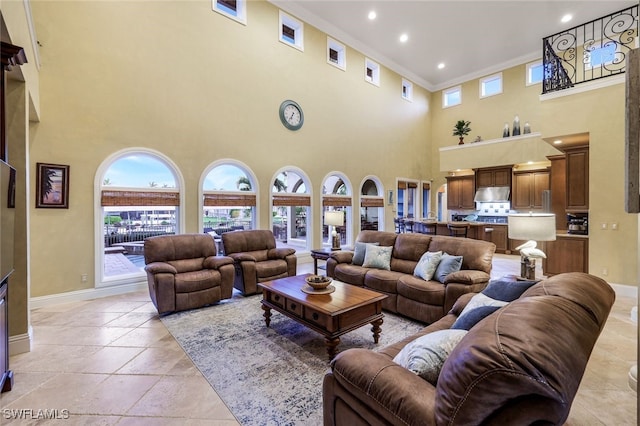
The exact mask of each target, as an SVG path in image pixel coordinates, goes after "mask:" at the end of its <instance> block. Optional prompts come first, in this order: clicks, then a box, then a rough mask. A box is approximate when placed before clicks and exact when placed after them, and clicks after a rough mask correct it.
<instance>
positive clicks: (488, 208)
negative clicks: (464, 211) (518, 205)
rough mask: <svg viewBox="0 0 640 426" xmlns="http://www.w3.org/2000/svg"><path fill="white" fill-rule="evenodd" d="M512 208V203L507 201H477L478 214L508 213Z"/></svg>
mask: <svg viewBox="0 0 640 426" xmlns="http://www.w3.org/2000/svg"><path fill="white" fill-rule="evenodd" d="M510 210H511V203H509V202H506V201H500V202H486V203H484V202H482V203H476V212H477V214H478V215H506V214H509V211H510Z"/></svg>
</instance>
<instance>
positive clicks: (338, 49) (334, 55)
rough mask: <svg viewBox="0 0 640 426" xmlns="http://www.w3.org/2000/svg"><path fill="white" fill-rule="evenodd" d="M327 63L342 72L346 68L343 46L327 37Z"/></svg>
mask: <svg viewBox="0 0 640 426" xmlns="http://www.w3.org/2000/svg"><path fill="white" fill-rule="evenodd" d="M327 63H329V64H331V65H333V66H334V67H336V68H340V69H341V70H343V71H344V70H345V69H346V68H347V57H346V48H345V46H344V44H342V43H338V42H337V41H335V40H333V39H332V38H330V37H327Z"/></svg>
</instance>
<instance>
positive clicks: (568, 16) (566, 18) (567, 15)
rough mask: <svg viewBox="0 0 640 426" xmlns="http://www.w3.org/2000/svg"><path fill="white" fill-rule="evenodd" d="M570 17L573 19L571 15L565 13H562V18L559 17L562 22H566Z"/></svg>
mask: <svg viewBox="0 0 640 426" xmlns="http://www.w3.org/2000/svg"><path fill="white" fill-rule="evenodd" d="M572 19H573V15H571V14H569V13H567V14H566V15H564V16H563V17H562V19H560V22H562V23H563V24H566V23H567V22H569V21H570V20H572Z"/></svg>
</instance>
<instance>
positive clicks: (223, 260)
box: [203, 256, 233, 269]
mask: <svg viewBox="0 0 640 426" xmlns="http://www.w3.org/2000/svg"><path fill="white" fill-rule="evenodd" d="M232 264H233V259H232V258H230V257H229V256H209V257H207V258H206V259H204V262H203V266H204V267H205V268H207V269H218V268H220V267H221V266H224V265H232Z"/></svg>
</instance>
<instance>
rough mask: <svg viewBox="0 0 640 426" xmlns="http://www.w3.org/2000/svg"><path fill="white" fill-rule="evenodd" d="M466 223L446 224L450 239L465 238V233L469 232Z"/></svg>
mask: <svg viewBox="0 0 640 426" xmlns="http://www.w3.org/2000/svg"><path fill="white" fill-rule="evenodd" d="M469 226H470V225H469V224H468V223H447V228H449V235H451V236H452V237H463V238H467V231H468V230H469Z"/></svg>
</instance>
